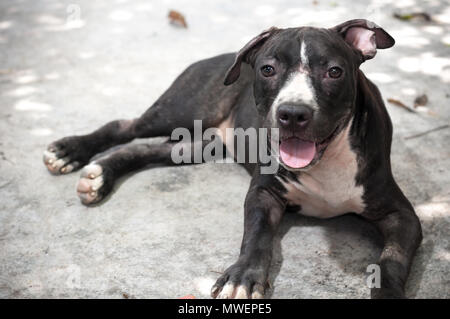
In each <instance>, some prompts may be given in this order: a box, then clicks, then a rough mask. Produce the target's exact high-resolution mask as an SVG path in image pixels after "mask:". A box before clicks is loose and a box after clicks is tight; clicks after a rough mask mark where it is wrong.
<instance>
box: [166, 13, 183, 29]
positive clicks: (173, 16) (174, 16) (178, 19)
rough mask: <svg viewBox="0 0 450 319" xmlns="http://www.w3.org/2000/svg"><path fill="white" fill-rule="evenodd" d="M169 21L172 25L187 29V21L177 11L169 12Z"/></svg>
mask: <svg viewBox="0 0 450 319" xmlns="http://www.w3.org/2000/svg"><path fill="white" fill-rule="evenodd" d="M168 17H169V20H170V23H172V24H174V25H177V26H181V27H183V28H187V27H188V26H187V23H186V19H185V18H184V15H182V14H181V13H180V12H178V11H175V10H170V11H169V16H168Z"/></svg>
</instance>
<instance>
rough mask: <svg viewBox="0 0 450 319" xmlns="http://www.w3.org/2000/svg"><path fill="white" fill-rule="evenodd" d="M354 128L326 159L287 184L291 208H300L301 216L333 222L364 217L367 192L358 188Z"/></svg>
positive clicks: (334, 144)
mask: <svg viewBox="0 0 450 319" xmlns="http://www.w3.org/2000/svg"><path fill="white" fill-rule="evenodd" d="M350 126H351V124H349V125H348V127H347V128H346V129H345V130H343V131H342V132H341V133H340V134H339V135H338V136H336V138H335V139H334V140H333V142H331V144H330V145H328V147H327V149H326V150H325V153H324V154H323V156H322V159H321V160H320V161H319V162H318V163H317V164H316V165H314V166H313V167H311V168H310V169H309V170H307V171H304V172H301V173H300V175H299V176H298V180H299V181H298V182H297V181H290V182H288V183H286V182H284V181H283V180H282V179H280V178H278V179H279V180H280V182H281V183H282V184H283V186H284V187H285V188H286V190H287V193H286V194H285V198H286V199H287V200H288V202H289V203H290V204H294V205H300V206H301V210H300V213H301V214H303V215H307V216H314V217H318V218H330V217H335V216H339V215H343V214H346V213H350V212H353V213H362V212H363V211H364V208H365V205H364V202H363V200H362V195H363V193H364V189H363V187H362V186H356V185H355V184H356V182H355V177H356V174H357V171H358V166H357V162H356V154H355V153H354V152H353V151H352V150H351V149H350V144H349V139H348V132H349V129H350Z"/></svg>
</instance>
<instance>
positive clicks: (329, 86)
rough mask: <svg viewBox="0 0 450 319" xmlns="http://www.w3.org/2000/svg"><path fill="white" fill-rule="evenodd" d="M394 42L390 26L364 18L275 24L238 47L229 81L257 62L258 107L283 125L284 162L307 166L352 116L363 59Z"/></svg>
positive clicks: (273, 123) (270, 121)
mask: <svg viewBox="0 0 450 319" xmlns="http://www.w3.org/2000/svg"><path fill="white" fill-rule="evenodd" d="M393 45H394V39H393V38H392V37H391V36H390V35H389V34H388V33H387V32H386V31H384V30H383V29H382V28H380V27H379V26H377V25H376V24H374V23H372V22H370V21H367V20H362V19H358V20H350V21H347V22H344V23H342V24H340V25H338V26H335V27H334V28H331V29H322V28H312V27H301V28H289V29H278V28H271V29H269V30H267V31H264V32H262V33H261V34H259V35H258V36H256V37H255V38H253V39H252V40H251V41H250V42H249V43H247V44H246V45H245V46H244V48H242V49H241V50H240V51H239V52H238V54H237V56H236V60H235V62H234V64H233V65H232V66H231V68H230V69H229V70H228V73H227V75H226V77H225V82H224V83H225V85H229V84H232V83H234V82H235V81H236V80H237V79H238V78H239V74H240V67H241V63H242V62H245V63H248V64H250V65H251V66H252V67H253V69H254V72H255V79H254V95H255V101H256V106H257V108H258V112H259V113H260V114H261V115H263V116H264V118H265V119H266V120H265V125H264V126H265V127H268V128H279V133H280V136H279V139H280V141H279V143H280V148H279V149H280V162H281V164H282V165H283V166H285V167H286V168H287V169H289V170H304V169H307V168H309V167H311V166H312V165H314V164H315V163H317V162H318V161H319V160H320V158H321V156H322V154H323V153H324V151H325V149H326V147H327V146H328V145H329V143H330V142H331V141H332V140H333V138H334V137H335V136H336V135H337V134H338V133H339V132H340V130H342V128H343V126H344V125H345V124H346V123H347V122H348V120H349V119H350V118H351V116H352V113H353V111H354V108H355V99H356V79H357V72H358V68H359V66H360V64H361V63H362V62H364V61H365V60H368V59H371V58H373V57H374V56H375V54H376V50H377V49H385V48H389V47H391V46H393Z"/></svg>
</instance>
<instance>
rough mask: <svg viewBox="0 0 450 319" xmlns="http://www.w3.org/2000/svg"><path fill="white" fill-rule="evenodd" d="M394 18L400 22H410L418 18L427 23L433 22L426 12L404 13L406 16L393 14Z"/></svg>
mask: <svg viewBox="0 0 450 319" xmlns="http://www.w3.org/2000/svg"><path fill="white" fill-rule="evenodd" d="M394 18H397V19H399V20H402V21H410V20H412V19H415V18H420V19H422V20H425V21H427V22H430V21H432V20H433V19H432V18H431V16H430V15H429V14H428V13H426V12H414V13H406V14H399V13H394Z"/></svg>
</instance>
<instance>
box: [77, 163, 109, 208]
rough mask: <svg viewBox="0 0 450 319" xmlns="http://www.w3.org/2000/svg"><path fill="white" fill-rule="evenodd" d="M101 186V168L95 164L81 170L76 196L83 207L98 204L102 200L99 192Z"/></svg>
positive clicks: (102, 181) (102, 180)
mask: <svg viewBox="0 0 450 319" xmlns="http://www.w3.org/2000/svg"><path fill="white" fill-rule="evenodd" d="M103 184H104V179H103V168H102V167H101V166H100V165H98V164H96V163H91V164H89V165H87V166H85V167H84V168H83V169H82V170H81V177H80V179H79V181H78V185H77V194H78V197H80V200H81V202H82V203H83V204H85V205H89V204H94V203H97V202H99V201H100V200H101V199H102V195H101V194H100V192H99V190H100V188H101V187H102V186H103Z"/></svg>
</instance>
